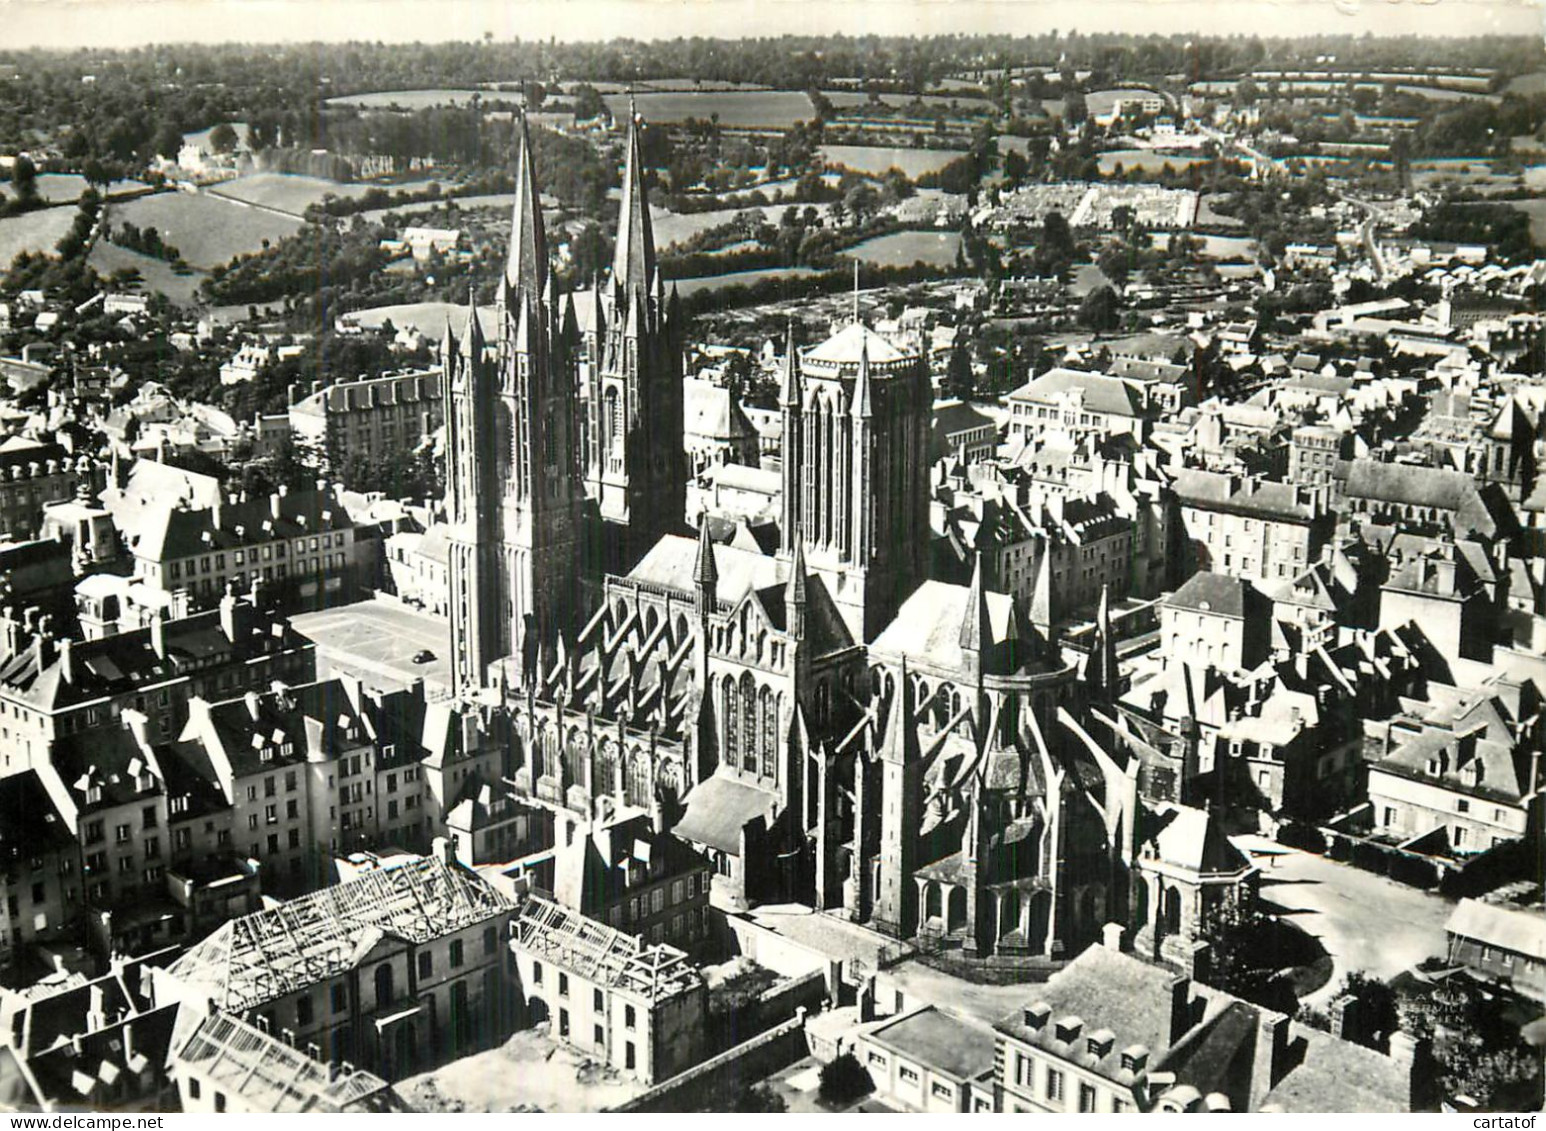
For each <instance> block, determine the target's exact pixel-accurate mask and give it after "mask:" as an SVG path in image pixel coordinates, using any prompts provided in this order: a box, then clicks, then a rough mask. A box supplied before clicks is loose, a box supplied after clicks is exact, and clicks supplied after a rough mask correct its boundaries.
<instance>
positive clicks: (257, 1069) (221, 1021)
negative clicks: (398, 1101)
mask: <svg viewBox="0 0 1546 1131" xmlns="http://www.w3.org/2000/svg"><path fill="white" fill-rule="evenodd" d="M178 1060H179V1062H181V1064H183V1065H185V1066H186V1067H187V1068H188V1069H189V1070H190V1071H191V1072H193V1073H195V1074H197V1075H200V1076H203V1077H205V1078H206V1079H208V1080H209V1081H210V1082H211V1083H212V1084H214V1085H216V1086H217V1087H218V1088H220V1089H221V1090H222V1091H224V1092H225V1093H227V1094H228V1095H232V1096H239V1097H241V1099H242V1102H243V1104H244V1105H245V1106H247V1107H249V1108H250V1109H252V1110H253V1111H261V1112H300V1111H316V1112H336V1111H347V1110H359V1109H361V1108H367V1109H370V1110H376V1109H379V1108H383V1107H387V1106H391V1095H390V1089H389V1087H388V1085H387V1082H386V1081H385V1080H383V1079H381V1078H380V1077H379V1076H374V1075H372V1074H371V1073H369V1072H364V1071H360V1070H358V1069H354V1068H351V1067H350V1066H348V1065H344V1066H342V1067H341V1068H338V1069H333V1068H329V1066H327V1065H325V1064H321V1063H319V1062H318V1061H315V1060H313V1059H312V1058H311V1057H309V1056H307V1055H306V1054H305V1053H303V1052H300V1051H298V1050H296V1049H293V1048H291V1047H290V1046H289V1045H287V1044H285V1043H284V1042H283V1041H279V1040H276V1039H275V1038H273V1037H270V1036H269V1035H268V1034H267V1033H264V1032H263V1031H262V1030H260V1029H257V1028H255V1027H254V1026H252V1025H248V1024H247V1023H246V1022H244V1021H238V1020H237V1019H236V1018H234V1017H231V1016H228V1015H226V1014H215V1015H213V1016H211V1017H208V1018H206V1019H205V1021H204V1023H203V1024H202V1025H200V1026H199V1028H198V1030H197V1031H196V1032H195V1033H194V1034H193V1036H192V1037H191V1038H189V1040H188V1043H187V1044H186V1045H184V1046H183V1050H182V1052H181V1053H179V1054H178Z"/></svg>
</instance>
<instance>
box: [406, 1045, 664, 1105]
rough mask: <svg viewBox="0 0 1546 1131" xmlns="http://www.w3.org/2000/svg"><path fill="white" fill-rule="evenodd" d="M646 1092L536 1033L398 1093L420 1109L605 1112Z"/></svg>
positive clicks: (413, 1080) (412, 1081) (412, 1080)
mask: <svg viewBox="0 0 1546 1131" xmlns="http://www.w3.org/2000/svg"><path fill="white" fill-rule="evenodd" d="M644 1090H645V1088H644V1085H643V1084H640V1083H639V1082H638V1081H636V1080H632V1079H629V1078H628V1077H626V1076H623V1075H621V1074H620V1073H618V1072H617V1071H616V1070H615V1069H612V1068H609V1067H607V1066H606V1065H603V1064H599V1063H597V1062H596V1061H595V1060H593V1059H591V1058H590V1057H588V1056H585V1055H584V1054H583V1053H581V1052H579V1051H578V1050H576V1049H574V1048H572V1047H571V1046H569V1045H565V1044H560V1043H559V1042H557V1041H554V1040H551V1039H549V1038H548V1036H547V1034H546V1033H545V1032H543V1031H542V1030H539V1029H528V1030H525V1031H523V1032H520V1033H517V1034H515V1036H513V1037H511V1038H510V1039H509V1040H508V1041H506V1042H505V1043H504V1044H503V1045H500V1046H499V1047H498V1048H493V1049H488V1050H487V1051H485V1052H480V1053H477V1054H475V1055H473V1056H466V1057H463V1058H462V1059H461V1060H454V1061H452V1062H451V1063H450V1064H447V1065H445V1066H444V1067H442V1068H438V1069H436V1070H435V1071H433V1072H426V1073H424V1074H423V1075H420V1076H412V1077H409V1078H408V1079H406V1080H404V1081H402V1083H401V1084H399V1085H398V1092H399V1093H400V1094H401V1095H402V1097H403V1098H404V1099H405V1100H407V1101H408V1103H409V1104H410V1105H412V1107H413V1108H414V1109H415V1110H418V1111H438V1112H461V1111H471V1112H506V1111H563V1112H587V1111H605V1110H606V1109H607V1108H610V1107H614V1106H616V1105H617V1104H621V1103H625V1102H626V1101H628V1100H631V1099H632V1098H633V1097H634V1096H636V1095H638V1094H639V1093H640V1092H643V1091H644Z"/></svg>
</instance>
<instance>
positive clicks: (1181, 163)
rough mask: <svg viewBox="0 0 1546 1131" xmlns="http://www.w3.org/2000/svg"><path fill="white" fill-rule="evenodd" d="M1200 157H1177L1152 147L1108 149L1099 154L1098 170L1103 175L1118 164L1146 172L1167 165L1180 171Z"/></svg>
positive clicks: (1198, 161)
mask: <svg viewBox="0 0 1546 1131" xmlns="http://www.w3.org/2000/svg"><path fill="white" fill-rule="evenodd" d="M1203 160H1204V158H1201V157H1184V156H1183V157H1178V156H1174V155H1168V154H1164V153H1155V152H1154V151H1153V150H1152V149H1110V150H1107V151H1106V152H1105V153H1102V154H1101V155H1100V171H1101V175H1102V176H1104V177H1109V176H1111V174H1112V173H1114V172H1116V167H1117V165H1118V164H1120V165H1121V166H1122V168H1123V169H1124V170H1128V169H1143V170H1145V171H1146V172H1153V173H1158V172H1159V171H1160V170H1162V169H1164V167H1165V166H1166V165H1169V166H1170V167H1171V168H1172V169H1174V170H1176V171H1177V172H1180V171H1181V170H1182V169H1186V168H1189V167H1191V166H1192V165H1197V164H1200V163H1201V162H1202V161H1203Z"/></svg>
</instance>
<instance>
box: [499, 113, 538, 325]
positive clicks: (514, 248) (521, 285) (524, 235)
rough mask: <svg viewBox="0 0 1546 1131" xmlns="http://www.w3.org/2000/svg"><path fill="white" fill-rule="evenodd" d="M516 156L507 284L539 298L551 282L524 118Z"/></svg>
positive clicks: (529, 142)
mask: <svg viewBox="0 0 1546 1131" xmlns="http://www.w3.org/2000/svg"><path fill="white" fill-rule="evenodd" d="M520 129H521V135H520V139H519V142H518V144H517V147H516V149H517V151H516V157H515V210H514V212H513V214H512V215H511V217H510V255H509V258H508V259H507V260H506V261H505V284H506V285H507V286H508V287H509V288H510V289H511V290H513V291H518V292H520V293H521V294H523V295H530V296H531V297H533V298H537V299H540V298H541V297H542V295H543V294H544V293H545V292H546V291H547V285H548V241H547V233H546V232H545V231H544V230H543V227H542V193H541V192H540V191H539V190H538V188H537V175H536V172H535V170H534V169H533V168H532V160H531V131H530V130H529V129H528V128H527V126H526V118H525V116H524V115H522V117H521V126H520Z"/></svg>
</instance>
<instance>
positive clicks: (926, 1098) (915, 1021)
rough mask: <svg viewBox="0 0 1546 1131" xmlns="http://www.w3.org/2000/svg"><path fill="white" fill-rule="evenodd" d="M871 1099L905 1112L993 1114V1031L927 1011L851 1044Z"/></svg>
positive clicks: (916, 1012) (896, 1019)
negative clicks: (871, 1087)
mask: <svg viewBox="0 0 1546 1131" xmlns="http://www.w3.org/2000/svg"><path fill="white" fill-rule="evenodd" d="M853 1051H854V1056H855V1057H857V1058H858V1061H859V1063H860V1064H862V1065H863V1066H864V1068H865V1071H867V1072H868V1073H869V1074H870V1079H871V1080H873V1081H874V1082H875V1093H876V1095H877V1096H880V1097H882V1098H884V1099H887V1100H890V1101H891V1102H892V1103H894V1104H896V1105H897V1106H898V1107H900V1108H902V1109H903V1110H904V1111H914V1112H988V1111H993V1110H994V1107H993V1056H994V1035H993V1030H992V1029H991V1028H989V1027H988V1026H986V1025H984V1024H982V1023H981V1022H977V1021H970V1020H967V1019H966V1018H964V1017H958V1016H956V1015H955V1014H953V1013H950V1012H947V1011H946V1010H943V1009H937V1008H935V1007H934V1006H932V1005H926V1006H923V1007H922V1008H919V1009H914V1010H912V1011H910V1012H907V1013H904V1014H902V1015H900V1016H898V1017H894V1018H890V1019H888V1020H887V1021H885V1022H883V1023H882V1024H879V1025H877V1026H875V1027H874V1028H871V1029H866V1030H864V1031H863V1032H861V1033H860V1034H859V1035H858V1036H856V1037H855V1038H854V1050H853Z"/></svg>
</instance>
